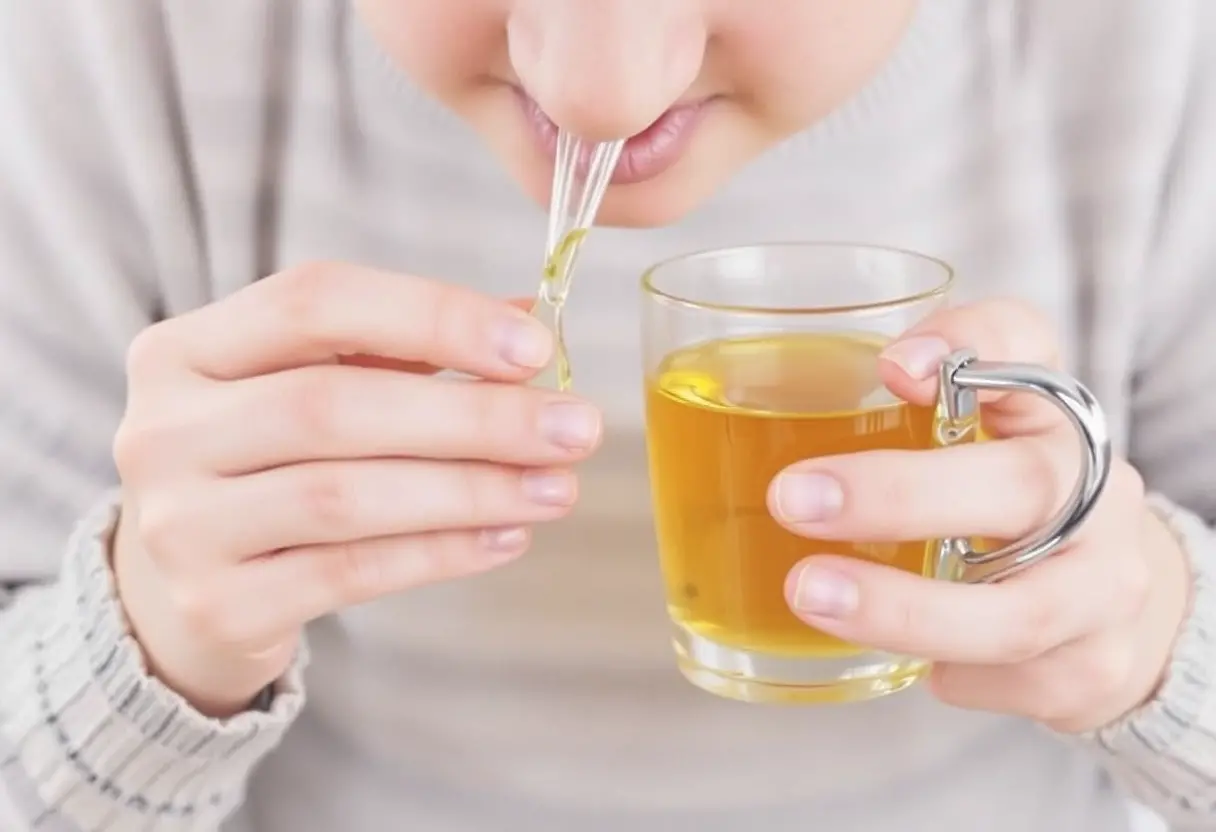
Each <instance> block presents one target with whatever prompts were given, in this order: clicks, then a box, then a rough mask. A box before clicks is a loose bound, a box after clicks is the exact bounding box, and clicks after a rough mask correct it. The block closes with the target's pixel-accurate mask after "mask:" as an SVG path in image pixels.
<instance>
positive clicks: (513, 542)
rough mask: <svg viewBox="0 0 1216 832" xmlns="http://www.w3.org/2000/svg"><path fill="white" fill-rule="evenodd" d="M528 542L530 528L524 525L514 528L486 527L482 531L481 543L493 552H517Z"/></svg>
mask: <svg viewBox="0 0 1216 832" xmlns="http://www.w3.org/2000/svg"><path fill="white" fill-rule="evenodd" d="M527 543H528V530H527V529H526V528H524V527H523V526H518V527H516V528H513V529H486V530H485V531H483V532H482V533H481V544H482V545H483V546H485V547H486V548H487V549H489V550H490V551H493V552H516V551H519V550H520V549H522V548H523V547H524V546H526V545H527Z"/></svg>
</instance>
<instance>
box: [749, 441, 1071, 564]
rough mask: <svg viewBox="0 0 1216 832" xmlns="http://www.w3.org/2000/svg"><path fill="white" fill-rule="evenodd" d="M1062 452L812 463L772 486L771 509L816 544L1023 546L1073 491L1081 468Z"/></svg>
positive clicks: (942, 452)
mask: <svg viewBox="0 0 1216 832" xmlns="http://www.w3.org/2000/svg"><path fill="white" fill-rule="evenodd" d="M1062 444H1063V443H1062V442H1060V441H1059V439H1058V438H1056V439H1049V438H1039V437H1036V438H1021V439H1006V440H1000V441H994V442H983V443H978V444H968V445H956V446H953V447H948V448H938V449H935V450H931V451H867V452H864V453H856V454H847V455H843V456H833V457H820V458H817V459H811V460H807V461H805V462H799V463H797V464H795V465H792V466H790V467H789V468H787V469H785V470H784V471H782V472H781V473H780V474H779V475H778V476H777V477H776V478H775V479H774V480H773V482H772V483H771V484H770V486H769V491H768V505H769V510H770V511H771V512H772V514H773V517H774V518H776V519H777V521H778V522H779V523H781V525H783V526H785V527H786V528H787V529H789V530H790V531H792V532H794V533H795V534H798V535H802V536H803V537H809V538H817V539H820V540H865V541H868V542H886V541H905V540H927V539H930V538H941V537H970V536H983V537H995V538H1000V539H1016V538H1021V537H1024V536H1025V535H1027V534H1029V533H1031V532H1033V531H1035V530H1037V529H1040V528H1042V526H1043V525H1044V524H1045V523H1046V522H1047V521H1048V520H1049V519H1050V518H1051V516H1052V514H1053V513H1054V512H1055V511H1056V510H1057V508H1058V507H1059V506H1061V505H1063V503H1064V501H1065V500H1066V499H1067V498H1068V496H1069V494H1070V493H1071V491H1072V488H1073V483H1074V482H1075V479H1076V476H1077V468H1078V466H1079V461H1078V460H1076V459H1075V457H1076V454H1073V453H1068V451H1069V450H1071V449H1065V448H1062V447H1061V445H1062Z"/></svg>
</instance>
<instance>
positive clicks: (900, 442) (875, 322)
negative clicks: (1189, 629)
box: [642, 243, 1111, 702]
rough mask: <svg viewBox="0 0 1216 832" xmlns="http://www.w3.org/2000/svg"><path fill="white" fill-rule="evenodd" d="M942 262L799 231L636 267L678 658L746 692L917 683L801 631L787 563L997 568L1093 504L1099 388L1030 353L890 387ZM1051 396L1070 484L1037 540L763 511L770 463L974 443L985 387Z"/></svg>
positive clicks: (846, 697) (953, 571)
mask: <svg viewBox="0 0 1216 832" xmlns="http://www.w3.org/2000/svg"><path fill="white" fill-rule="evenodd" d="M952 281H953V275H952V271H951V269H950V267H949V266H947V265H946V264H945V263H942V262H941V261H938V260H935V259H933V258H930V257H925V256H922V255H918V254H914V253H911V252H905V251H898V250H895V249H890V248H881V247H877V246H864V245H848V244H817V243H790V244H769V245H756V246H747V247H740V248H729V249H721V250H716V251H708V252H702V253H699V254H691V255H686V256H682V257H678V258H676V259H673V260H669V261H666V262H664V263H660V264H659V265H657V266H654V267H652V268H651V269H650V270H649V271H647V272H646V274H645V276H644V277H643V279H642V289H643V294H644V310H643V359H644V362H645V382H646V435H647V447H648V453H649V460H650V477H651V489H652V497H653V501H654V516H655V525H656V533H657V537H658V548H659V558H660V563H661V568H662V573H663V580H664V585H665V594H666V599H667V606H668V611H669V613H670V616H671V620H672V623H673V627H674V639H673V640H674V646H675V650H676V655H677V659H678V664H679V667H680V670H681V672H682V673H683V674H684V675H685V677H687V678H688V680H689V681H691V682H692V683H693V684H695V685H697V686H698V687H700V688H703V689H705V690H707V691H710V692H712V693H716V694H718V695H721V696H726V697H728V698H732V699H739V700H743V701H750V702H847V701H859V700H864V699H870V698H874V697H878V696H883V695H886V694H889V693H893V692H895V691H898V690H902V689H903V688H906V687H908V686H909V685H911V684H913V683H915V682H916V681H917V680H918V679H919V678H920V677H921V676H923V675H924V674H925V672H926V670H927V663H926V662H924V661H922V660H920V659H917V658H914V657H909V656H896V655H889V654H885V653H879V652H875V651H871V650H866V649H864V648H862V647H859V646H856V645H852V644H848V643H845V642H843V641H841V640H839V639H837V638H835V637H833V636H830V635H828V634H827V633H823V632H820V631H818V630H815V629H813V628H812V627H809V626H808V625H806V624H805V623H803V622H802V621H800V620H799V619H797V618H796V617H795V616H794V615H793V613H792V612H790V610H789V608H788V607H787V605H786V602H785V597H784V586H785V581H786V575H787V574H788V572H789V571H790V569H791V568H792V567H793V566H794V565H795V564H796V563H798V562H799V561H801V560H802V559H803V558H804V557H806V556H807V555H809V554H812V553H830V554H837V555H844V556H849V557H856V558H863V559H865V560H868V561H875V562H878V563H883V564H888V565H890V566H893V567H895V568H898V569H902V570H905V571H907V572H912V573H916V574H918V575H923V576H925V577H930V578H936V579H943V580H957V581H966V582H982V581H995V580H1000V579H1002V578H1005V577H1007V576H1009V575H1011V574H1013V573H1015V572H1017V571H1019V570H1021V569H1024V568H1026V567H1027V566H1030V565H1032V564H1033V563H1035V562H1037V561H1038V560H1040V559H1042V558H1043V557H1045V556H1047V555H1048V554H1050V553H1051V552H1052V551H1053V550H1055V549H1056V548H1057V547H1058V546H1059V545H1060V543H1061V542H1063V541H1064V539H1065V538H1067V537H1068V536H1069V535H1070V534H1071V533H1072V532H1073V531H1074V530H1075V529H1076V528H1077V527H1078V526H1079V525H1080V524H1081V523H1082V522H1083V521H1084V520H1085V518H1086V517H1087V516H1088V514H1089V513H1090V510H1091V509H1092V508H1093V506H1094V503H1095V502H1096V501H1097V498H1098V496H1099V495H1100V493H1101V491H1102V489H1103V487H1104V486H1105V483H1106V479H1107V475H1108V473H1109V470H1110V453H1111V452H1110V441H1109V437H1108V433H1107V429H1106V424H1105V420H1104V418H1103V415H1102V412H1101V410H1100V408H1099V406H1098V405H1097V403H1096V402H1095V400H1094V398H1093V396H1092V395H1091V394H1090V393H1089V392H1088V391H1087V390H1085V388H1084V387H1082V386H1081V385H1080V384H1079V383H1078V382H1076V381H1075V380H1074V379H1072V378H1070V377H1068V376H1066V375H1062V374H1060V373H1056V372H1052V371H1049V370H1047V369H1044V368H1042V367H1037V366H1033V365H1015V364H1002V363H991V362H983V361H979V360H976V356H975V355H974V354H973V353H971V352H969V351H960V352H958V353H955V354H954V355H952V356H950V357H949V358H948V359H947V360H946V361H945V362H944V363H943V366H942V368H941V372H940V396H939V400H938V402H937V404H936V406H932V407H925V406H914V405H910V404H907V403H905V402H903V401H901V400H899V399H897V398H895V397H894V396H893V395H892V394H891V393H890V392H888V391H887V390H886V388H885V387H884V386H883V385H882V383H881V381H880V380H879V376H878V355H879V352H880V351H881V350H882V348H883V346H884V344H885V343H887V342H888V341H890V340H891V339H893V338H894V337H896V336H898V335H899V334H901V333H903V332H904V331H905V330H907V329H909V328H910V327H912V326H913V325H915V324H916V323H918V322H919V321H921V320H922V319H924V318H925V317H926V316H928V315H929V314H930V313H932V312H934V311H936V310H938V309H940V308H942V307H943V306H944V305H945V304H946V303H947V301H948V298H949V294H950V289H951V284H952ZM984 389H999V390H1017V391H1024V392H1027V393H1032V394H1037V395H1039V396H1043V397H1045V398H1047V399H1048V400H1049V401H1051V402H1053V403H1054V404H1055V405H1057V406H1058V407H1059V408H1060V409H1061V410H1062V411H1063V412H1064V413H1065V414H1066V415H1067V416H1068V418H1069V420H1070V421H1071V423H1072V424H1073V426H1074V427H1075V428H1076V430H1077V433H1078V435H1079V437H1080V440H1081V441H1080V445H1081V451H1082V454H1081V456H1082V466H1081V471H1080V475H1079V478H1078V481H1077V485H1076V488H1075V490H1074V492H1073V494H1072V496H1071V498H1070V499H1069V501H1068V502H1067V504H1066V505H1065V506H1064V507H1063V508H1062V509H1061V510H1060V512H1059V513H1058V514H1057V515H1056V516H1055V518H1054V519H1053V520H1052V522H1050V523H1049V524H1048V525H1047V526H1046V527H1045V528H1043V529H1042V530H1040V531H1039V532H1038V533H1037V534H1035V535H1033V536H1032V537H1030V538H1028V539H1026V540H1022V541H1017V542H1015V543H1013V544H1010V545H1007V546H1004V547H1001V548H997V549H995V550H988V551H985V550H982V549H977V548H975V547H974V546H973V542H972V541H970V540H965V539H946V540H932V541H923V540H922V541H907V542H902V543H865V542H840V541H824V540H808V539H806V538H803V537H799V536H797V535H794V534H793V533H791V532H789V531H786V530H785V529H783V528H782V527H781V526H779V525H778V524H777V522H776V521H775V520H774V519H773V518H772V516H771V515H770V514H769V510H768V508H767V504H766V494H767V491H768V488H769V484H770V483H771V481H772V479H773V477H774V476H775V475H776V474H777V473H778V472H779V471H781V470H782V469H784V468H785V467H787V466H788V465H790V464H792V463H794V462H797V461H799V460H803V459H810V458H814V457H820V456H829V455H837V454H846V453H855V452H858V451H866V450H872V449H907V450H923V449H929V448H933V447H938V446H942V445H947V444H953V443H958V442H969V441H976V440H977V438H978V434H979V433H980V426H979V410H978V405H977V391H979V390H984Z"/></svg>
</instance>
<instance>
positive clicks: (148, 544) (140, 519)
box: [135, 497, 189, 563]
mask: <svg viewBox="0 0 1216 832" xmlns="http://www.w3.org/2000/svg"><path fill="white" fill-rule="evenodd" d="M176 504H177V502H176V501H175V500H173V499H166V498H163V497H162V498H161V499H156V500H144V501H143V502H141V503H140V505H139V511H138V514H137V517H136V522H135V539H136V541H137V542H138V543H139V546H140V548H141V549H142V550H143V551H144V552H146V553H147V554H148V555H149V556H150V557H151V558H152V559H153V560H155V561H157V562H160V563H174V562H175V561H176V560H178V559H177V558H175V557H174V555H175V554H176V553H177V552H178V547H180V545H181V542H182V541H184V540H189V535H188V534H187V528H186V524H185V523H184V522H183V518H182V514H181V512H180V511H178V510H177V509H176V508H174V506H175V505H176Z"/></svg>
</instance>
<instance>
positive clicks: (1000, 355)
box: [879, 300, 1068, 436]
mask: <svg viewBox="0 0 1216 832" xmlns="http://www.w3.org/2000/svg"><path fill="white" fill-rule="evenodd" d="M967 348H970V349H973V350H975V351H976V353H977V354H978V356H979V357H980V359H982V360H984V361H999V362H1012V363H1018V364H1034V365H1039V366H1043V367H1047V368H1049V369H1058V368H1059V367H1060V356H1059V343H1058V341H1057V339H1056V336H1055V333H1054V331H1053V327H1052V325H1051V322H1050V321H1049V320H1048V319H1047V318H1046V317H1045V316H1044V315H1043V314H1042V313H1040V312H1039V311H1037V310H1036V309H1034V308H1033V307H1031V306H1029V305H1027V304H1025V303H1023V302H1021V301H1015V300H987V301H981V302H978V303H973V304H970V305H966V306H957V307H952V308H948V309H944V310H942V311H940V312H938V313H936V314H934V315H932V316H930V317H929V318H927V319H925V320H924V321H923V322H922V323H920V324H918V325H917V326H915V327H913V328H912V329H911V330H909V331H908V332H906V333H905V334H904V335H902V336H900V337H899V338H898V339H896V340H895V341H894V342H893V343H892V344H890V345H888V346H887V348H886V349H885V350H884V351H883V353H882V356H881V360H880V361H879V373H880V376H881V378H882V380H883V383H884V384H885V385H886V386H887V387H888V388H889V389H890V390H891V392H893V393H895V395H897V396H899V397H900V398H902V399H904V400H906V401H909V402H913V403H916V404H922V405H927V404H932V403H933V402H934V401H935V400H936V398H937V393H938V380H937V370H938V367H940V366H941V363H942V361H943V360H944V359H945V358H946V357H947V356H948V355H949V354H950V353H952V352H953V351H955V350H958V349H967ZM981 401H982V402H984V403H985V404H986V405H987V407H985V413H984V427H985V430H987V431H988V432H990V433H992V434H993V435H997V436H1013V435H1020V434H1028V433H1038V432H1042V431H1046V430H1052V429H1058V428H1062V427H1066V426H1067V425H1068V421H1067V417H1066V416H1064V415H1063V413H1061V411H1060V410H1059V409H1058V408H1056V407H1055V406H1054V405H1053V404H1051V403H1050V402H1049V401H1046V400H1044V399H1042V398H1040V397H1038V396H1035V395H1031V394H1027V393H1018V392H1012V393H1009V392H994V391H984V393H983V394H982V396H981Z"/></svg>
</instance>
